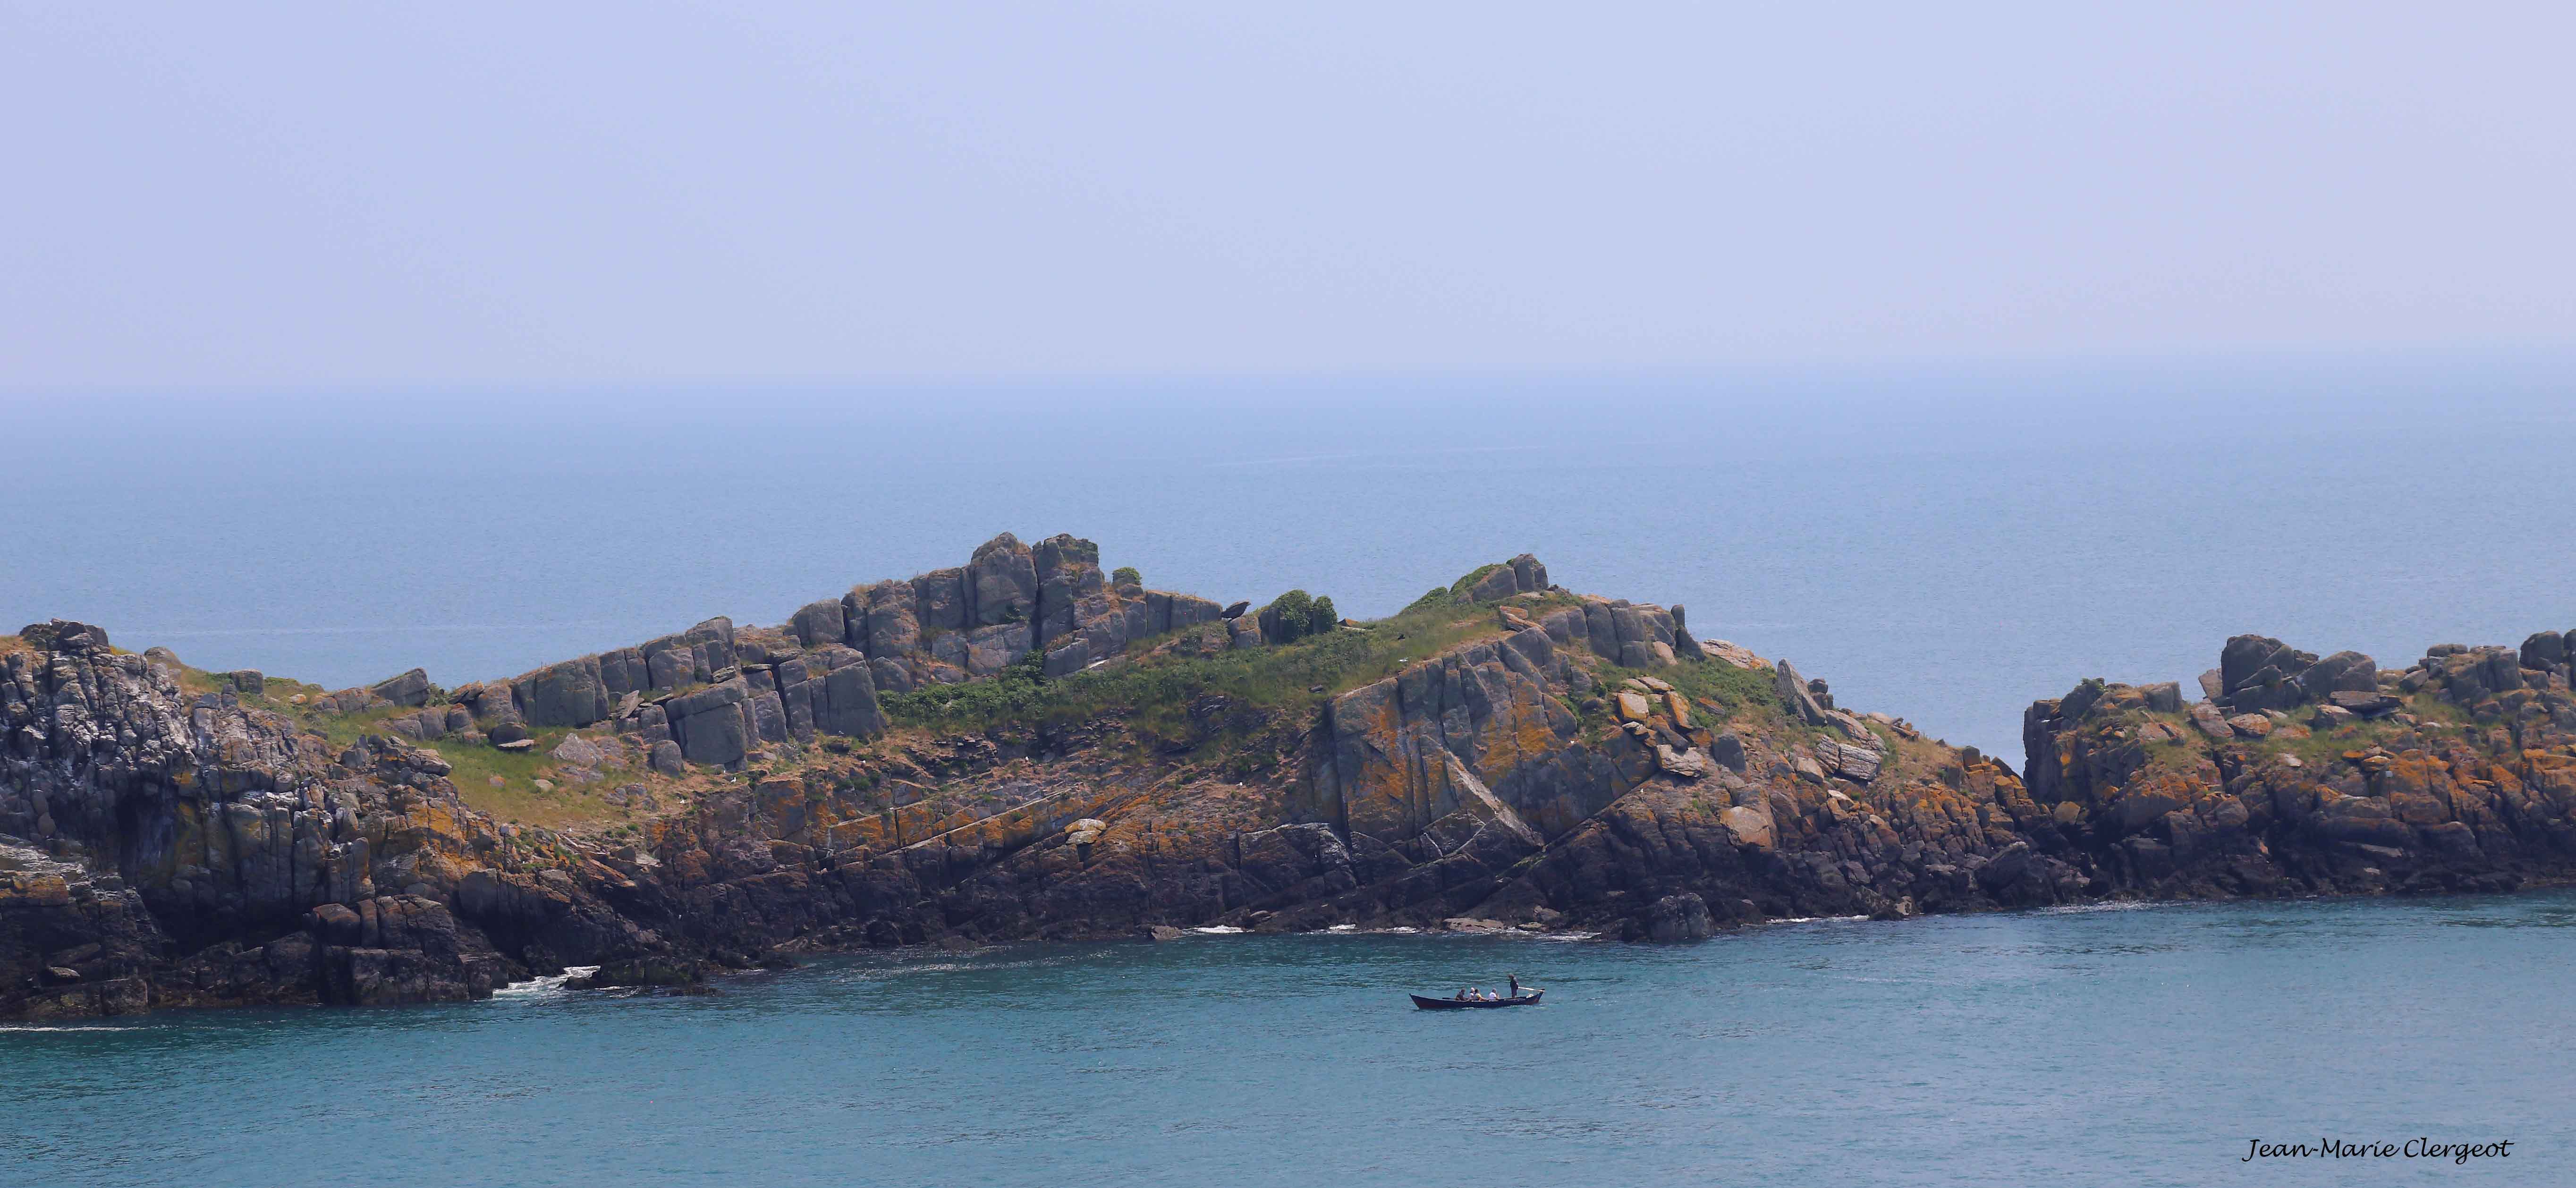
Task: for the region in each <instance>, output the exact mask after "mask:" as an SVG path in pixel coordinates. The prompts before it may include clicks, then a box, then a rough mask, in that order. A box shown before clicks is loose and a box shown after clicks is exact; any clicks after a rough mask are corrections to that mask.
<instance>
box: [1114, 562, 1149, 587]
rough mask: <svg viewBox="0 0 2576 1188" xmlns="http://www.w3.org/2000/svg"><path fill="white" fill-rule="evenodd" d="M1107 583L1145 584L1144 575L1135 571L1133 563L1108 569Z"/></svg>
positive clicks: (1118, 584)
mask: <svg viewBox="0 0 2576 1188" xmlns="http://www.w3.org/2000/svg"><path fill="white" fill-rule="evenodd" d="M1109 584H1110V585H1113V586H1141V585H1144V584H1145V575H1143V574H1141V573H1138V572H1136V567H1135V566H1133V565H1121V566H1119V567H1118V568H1116V569H1113V570H1110V571H1109Z"/></svg>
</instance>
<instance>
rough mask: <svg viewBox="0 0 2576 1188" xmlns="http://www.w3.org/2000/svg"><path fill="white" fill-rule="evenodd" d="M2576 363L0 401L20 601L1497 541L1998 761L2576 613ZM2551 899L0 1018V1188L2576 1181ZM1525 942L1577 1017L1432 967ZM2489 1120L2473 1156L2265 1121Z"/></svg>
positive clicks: (1463, 967)
mask: <svg viewBox="0 0 2576 1188" xmlns="http://www.w3.org/2000/svg"><path fill="white" fill-rule="evenodd" d="M2570 375H2576V369H2570V368H2567V367H2556V368H2552V367H2549V366H2519V367H2501V366H2488V365H2483V364H2479V363H2476V362H2474V361H2472V362H2470V363H2459V364H2448V365H2445V364H2425V363H2422V362H2420V361H2419V362H2418V363H2417V364H2411V365H2403V366H2401V365H2393V364H2362V363H2352V364H2346V365H2340V366H2331V367H2327V366H2289V365H2277V366H2272V367H2269V368H2248V367H2239V368H2233V369H2219V368H2199V369H2194V368H2187V367H2161V368H2138V369H2134V370H2131V371H2125V372H2124V371H2118V370H2113V369H2103V368H2094V369H2091V370H2086V371H2080V372H2079V371H2058V372H2050V371H2046V370H2044V369H2022V370H2020V371H2017V372H2009V373H2006V372H1998V373H1995V374H1990V375H1985V376H1981V377H1960V376H1947V377H1895V378H1880V379H1865V380H1851V381H1841V382H1831V383H1827V382H1757V381H1728V382H1719V381H1680V380H1669V381H1653V382H1645V381H1619V382H1609V381H1602V382H1580V381H1552V382H1547V383H1528V382H1521V383H1508V384H1507V383H1490V384H1486V383H1468V382H1452V383H1441V384H1429V383H1421V384H1368V383H1360V382H1349V383H1332V384H1303V385H1298V384H1275V385H1240V384H1239V385H1230V386H1228V385H1214V386H1191V385H1177V384H1160V385H1140V386H1135V387H1132V388H1106V387H1095V388H1089V389H1079V390H1077V389H1061V390H1041V389H1018V390H980V391H962V390H957V389H935V390H933V389H925V390H918V391H913V390H898V389H886V388H879V389H870V390H866V391H859V392H833V391H813V392H802V393H782V392H778V391H774V390H773V391H761V392H734V391H725V390H720V389H704V390H692V391H659V392H633V393H623V392H593V393H576V394H564V393H549V394H528V395H524V396H495V395H492V394H466V395H459V394H451V393H437V392H423V393H403V394H386V393H350V394H322V395H316V394H305V395H300V396H295V397H272V398H249V397H228V398H222V399H205V398H187V397H179V396H169V397H158V398H144V397H117V398H80V399H52V400H47V399H37V398H30V397H23V396H22V397H15V398H0V404H6V405H7V407H5V408H0V413H5V414H6V418H5V421H6V425H7V427H8V430H9V440H10V441H11V442H12V449H11V450H10V451H9V452H8V458H7V461H6V462H5V463H0V479H4V480H5V483H6V488H5V489H6V496H5V498H0V630H8V629H14V627H15V626H16V625H17V624H18V623H21V622H26V621H30V620H35V619H39V618H42V617H47V616H55V615H59V616H63V617H68V618H80V619H86V620H90V621H93V622H98V623H102V624H104V625H106V626H107V627H108V628H109V629H110V631H111V633H112V634H113V636H114V638H116V640H117V641H118V642H120V643H122V644H125V645H127V646H129V647H136V648H140V647H143V646H147V645H150V644H155V643H159V644H166V645H168V646H171V647H173V648H175V649H176V650H177V651H178V652H179V653H180V654H181V655H182V656H183V657H185V658H187V659H188V660H189V661H191V662H192V663H195V664H198V665H200V666H202V667H207V668H232V667H256V668H261V669H264V670H266V671H269V672H272V673H279V674H284V675H291V676H296V677H300V678H303V679H308V680H314V681H319V682H322V683H324V684H329V685H335V686H336V685H341V684H352V683H359V682H363V681H370V680H374V679H377V678H380V677H383V676H386V675H389V674H392V673H394V672H398V671H400V670H402V669H404V668H408V667H411V666H412V665H415V664H418V665H424V666H426V667H427V668H428V669H429V671H430V673H431V674H432V676H433V677H434V678H436V679H437V680H439V681H440V682H442V683H447V684H455V683H458V682H461V681H465V680H469V679H476V678H483V677H492V676H501V675H508V674H513V673H517V672H520V671H524V670H526V669H528V668H530V667H533V666H535V665H538V664H541V663H545V662H548V661H552V660H556V659H561V658H564V657H567V656H572V655H577V654H580V653H582V652H586V651H592V650H596V649H600V648H604V647H611V646H617V645H622V644H628V643H633V642H637V641H640V640H643V639H646V638H649V637H651V636H653V635H657V634H660V633H663V632H665V631H669V630H672V629H675V628H678V627H681V626H685V625H687V624H688V623H691V622H694V621H696V620H698V619H700V618H703V617H705V616H707V615H711V614H729V615H732V616H733V617H734V618H735V619H736V620H737V621H740V622H777V621H779V620H781V619H783V618H784V617H785V615H786V614H787V613H788V612H790V611H791V610H793V609H794V608H795V607H796V606H798V605H799V604H801V603H803V602H805V601H809V600H811V599H813V598H816V597H822V596H827V595H830V594H834V593H836V592H838V591H840V590H843V589H846V588H847V587H848V586H849V585H850V584H852V583H853V582H857V581H861V580H869V579H875V578H880V577H888V576H901V575H908V574H912V573H915V572H918V571H921V570H924V569H928V568H933V567H937V566H942V565H952V564H957V563H959V562H961V561H962V560H963V559H964V558H965V556H966V554H967V552H968V550H969V549H971V548H972V546H973V545H974V544H975V543H977V542H979V541H981V540H983V539H985V538H986V537H988V536H990V535H992V534H993V533H995V532H999V531H1003V530H1010V531H1013V532H1017V533H1019V534H1020V535H1021V536H1023V537H1024V538H1031V539H1034V538H1036V537H1039V536H1044V535H1047V534H1051V533H1054V532H1058V531H1071V532H1076V533H1080V534H1083V535H1087V536H1091V537H1093V538H1095V539H1097V540H1099V541H1100V542H1101V545H1102V549H1103V559H1104V561H1105V562H1106V563H1107V564H1110V565H1121V564H1125V565H1135V566H1137V567H1139V568H1141V569H1142V570H1143V571H1144V573H1145V575H1146V577H1147V580H1148V581H1149V582H1150V583H1152V584H1154V585H1158V586H1167V587H1171V588H1176V589H1182V590H1190V591H1197V592H1202V593H1206V594H1210V595H1214V596H1218V597H1222V598H1228V599H1231V598H1251V599H1256V600H1259V599H1266V598H1268V597H1269V596H1271V595H1273V594H1275V593H1277V592H1279V591H1281V590H1285V589H1287V588H1289V587H1292V586H1296V587H1304V588H1306V589H1308V590H1311V591H1314V592H1317V593H1323V594H1330V595H1332V596H1333V598H1334V599H1335V601H1336V602H1337V603H1338V604H1339V605H1340V606H1341V607H1342V608H1343V609H1344V611H1345V613H1350V614H1356V615H1377V614H1384V613H1387V612H1390V611H1393V610H1395V609H1396V608H1398V607H1400V606H1402V605H1403V604H1404V603H1405V602H1407V601H1409V600H1410V599H1412V598H1413V597H1414V596H1415V595H1417V594H1419V593H1420V592H1421V591H1422V590H1423V589H1425V588H1427V587H1430V586H1432V585H1435V584H1440V583H1445V582H1447V581H1448V580H1450V579H1451V578H1452V577H1454V576H1456V575H1457V574H1459V573H1461V572H1463V571H1465V570H1467V569H1470V568H1472V567H1474V566H1475V565H1477V564H1480V563H1482V562H1485V561H1490V560H1496V559H1500V558H1502V557H1506V556H1509V555H1511V554H1514V553H1518V552H1521V551H1524V550H1529V551H1535V552H1536V553H1538V554H1539V555H1540V557H1542V558H1543V559H1545V560H1546V561H1547V562H1548V564H1549V566H1550V567H1551V570H1552V572H1553V574H1554V575H1555V577H1556V578H1557V580H1558V581H1560V582H1562V583H1563V584H1565V585H1568V586H1571V587H1574V588H1576V589H1579V590H1586V591H1596V592H1601V593H1607V594H1611V595H1616V596H1624V597H1630V598H1638V599H1644V600H1652V601H1661V602H1679V603H1684V604H1686V605H1688V607H1689V608H1690V622H1691V625H1692V627H1693V628H1695V629H1696V630H1697V631H1698V633H1699V634H1701V635H1703V636H1707V637H1717V638H1726V639H1732V640H1735V641H1737V642H1739V643H1743V644H1745V645H1747V646H1750V647H1752V648H1754V649H1756V650H1757V651H1760V652H1763V653H1765V654H1768V655H1773V656H1785V657H1787V658H1789V659H1792V660H1795V661H1797V662H1798V664H1799V666H1800V667H1801V668H1802V669H1804V670H1806V671H1807V672H1809V673H1811V674H1814V675H1821V676H1823V677H1826V678H1827V679H1829V680H1831V681H1832V682H1833V685H1834V687H1835V690H1836V693H1837V695H1838V697H1839V698H1840V699H1841V700H1842V701H1843V702H1844V704H1847V705H1855V706H1858V707H1860V708H1864V709H1884V710H1887V711H1890V712H1893V713H1897V714H1901V715H1905V716H1908V717H1911V718H1912V719H1914V720H1915V721H1916V722H1917V723H1919V724H1921V725H1923V726H1924V727H1926V728H1927V729H1929V730H1931V731H1932V732H1934V733H1935V734H1939V735H1943V736H1946V737H1948V738H1950V739H1951V740H1953V741H1956V742H1961V743H1975V744H1977V745H1981V746H1984V747H1986V748H1987V749H1989V750H1992V751H1995V752H1998V753H2001V754H2003V755H2006V756H2010V757H2015V758H2018V756H2019V754H2020V747H2019V720H2020V713H2021V709H2022V707H2023V706H2024V705H2025V704H2027V703H2028V702H2029V701H2030V700H2031V699H2033V698H2035V697H2042V696H2053V695H2056V694H2058V693H2062V692H2063V691H2064V690H2066V689H2067V688H2068V687H2070V686H2072V685H2073V684H2074V683H2075V682H2076V681H2077V680H2078V679H2080V678H2082V677H2085V676H2095V675H2099V676H2106V677H2110V678H2113V679H2120V680H2136V681H2146V680H2163V679H2184V680H2188V678H2189V677H2191V676H2192V675H2193V674H2195V673H2197V672H2199V671H2200V670H2201V669H2203V668H2206V667H2209V666H2210V665H2212V664H2213V663H2214V662H2215V657H2216V654H2217V649H2218V646H2219V644H2220V642H2221V641H2222V640H2223V638H2224V637H2225V636H2227V635H2229V634H2231V633H2235V632H2241V631H2262V632H2267V633H2270V634H2275V635H2280V636H2282V637H2285V638H2287V639H2290V640H2291V641H2293V642H2295V643H2297V644H2299V645H2301V646H2304V647H2308V648H2311V649H2314V650H2317V651H2320V652H2323V651H2329V650H2333V649H2337V648H2343V647H2354V648H2359V649H2361V650H2364V651H2368V652H2371V653H2373V654H2375V655H2377V656H2378V657H2379V658H2380V659H2381V660H2382V661H2384V662H2402V661H2403V660H2404V659H2406V658H2409V657H2412V656H2414V655H2417V654H2420V649H2422V648H2423V647H2424V646H2425V645H2427V644H2430V643H2435V642H2452V641H2456V642H2470V643H2486V642H2517V641H2519V640H2520V639H2521V638H2522V636H2523V635H2524V634H2526V633H2528V632H2529V631H2532V630H2535V629H2538V628H2542V627H2560V628H2564V627H2568V626H2576V548H2570V547H2569V542H2570V541H2576V496H2571V494H2570V493H2571V492H2576V411H2571V410H2576V385H2571V383H2570V381H2569V379H2568V377H2569V376H2570ZM2571 922H2576V899H2571V898H2570V897H2569V896H2568V895H2564V894H2556V893H2551V894H2541V895H2532V896H2525V897H2519V898H2511V899H2501V900H2445V901H2419V902H2388V903H2295V904H2278V905H2240V906H2226V907H2168V908H2157V909H2147V910H2132V911H2094V912H2075V913H2040V914H2029V915H2010V916H1988V917H1979V918H1974V919H1947V920H1933V921H1923V922H1915V923H1908V924H1901V925H1884V924H1871V923H1863V922H1818V923H1811V924H1802V925H1790V926H1784V927H1778V928H1774V929H1771V930H1768V931H1765V932H1762V933H1760V934H1758V935H1754V936H1750V937H1742V938H1735V939H1728V940H1722V941H1719V942H1715V943H1710V944H1705V945H1699V946H1693V947H1686V948H1672V949H1663V948H1642V947H1619V946H1611V945H1594V944H1576V943H1564V942H1546V941H1531V940H1512V941H1497V940H1469V939H1447V938H1431V937H1404V936H1356V935H1354V936H1318V937H1308V938H1297V939H1276V938H1252V937H1215V936H1210V937H1202V938H1194V939H1192V940H1190V941H1186V942H1182V943H1178V944H1170V945H1162V946H1147V945H1142V944H1137V945H1113V946H1100V947H1015V948H1009V949H1001V950H993V951H987V952H980V953H974V954H967V955H962V956H953V957H944V958H938V959H921V958H909V959H892V958H879V957H867V958H858V957H852V958H841V959H833V960H830V961H827V962H824V963H821V964H818V965H816V966H814V967H812V968H808V969H805V970H801V971H796V972H793V973H787V974H781V975H775V976H764V977H760V978H757V979H753V980H749V981H743V982H738V983H734V984H731V985H729V986H728V987H727V991H726V993H725V994H724V995H723V996H721V997H716V998H706V999H686V1000H631V1001H620V1000H614V999H607V998H600V997H586V996H566V995H562V994H560V993H555V992H550V991H545V990H542V989H527V988H523V989H522V990H520V991H517V992H514V993H512V994H511V995H508V996H506V997H504V998H502V999H499V1000H496V1001H493V1002H489V1003H479V1004H474V1005H471V1006H460V1007H438V1008H417V1009H397V1010H381V1011H294V1012H241V1013H215V1014H204V1015H165V1016H157V1017H153V1018H150V1019H147V1020H144V1021H141V1022H135V1023H117V1024H108V1025H98V1026H87V1027H75V1028H65V1029H56V1030H46V1029H33V1030H30V1029H13V1030H8V1031H0V1184H6V1185H16V1184H28V1185H80V1184H153V1185H158V1184H169V1183H188V1184H202V1185H289V1184H333V1185H337V1184H349V1183H391V1182H400V1183H451V1182H452V1183H469V1182H470V1183H489V1184H532V1185H533V1184H583V1185H592V1184H598V1185H623V1184H658V1183H708V1184H805V1183H812V1184H905V1185H913V1184H952V1183H954V1184H1047V1185H1056V1184H1088V1183H1128V1184H1300V1185H1305V1184H1318V1183H1320V1184H1353V1185H1358V1184H1371V1185H1373V1184H1403V1185H1413V1184H1469V1183H1477V1184H1493V1183H1505V1184H1563V1183H1578V1182H1579V1183H1593V1184H1630V1183H1635V1184H1663V1183H1688V1184H1729V1183H1755V1182H1761V1183H1772V1184H1810V1183H1813V1184H1825V1183H1858V1182H1872V1183H1900V1184H1901V1183H1921V1184H1984V1183H2034V1182H2039V1181H2041V1180H2043V1179H2045V1180H2047V1181H2049V1182H2064V1183H2078V1184H2089V1183H2119V1184H2142V1185H2143V1184H2173V1185H2199V1184H2209V1183H2216V1182H2221V1181H2226V1182H2241V1183H2248V1184H2264V1185H2273V1184H2329V1183H2367V1182H2383V1181H2395V1182H2419V1181H2420V1182H2450V1181H2458V1180H2477V1181H2480V1182H2487V1183H2497V1184H2507V1183H2510V1184H2540V1183H2576V1149H2571V1145H2570V1140H2571V1138H2576V1134H2571V1131H2576V1122H2571V1121H2570V1119H2571V1117H2576V1115H2571V1113H2570V1111H2569V1110H2568V1109H2567V1100H2568V1090H2569V1089H2570V1088H2571V1087H2572V1086H2576V1077H2571V1075H2570V1073H2569V1071H2568V1069H2569V1067H2570V1059H2571V1056H2576V1052H2571V1044H2576V996H2571V995H2570V993H2569V992H2568V990H2567V983H2566V977H2565V972H2566V970H2567V969H2568V968H2569V960H2568V959H2569V956H2570V953H2569V950H2568V938H2569V937H2570V936H2571V935H2576V934H2571V933H2570V932H2569V931H2567V930H2566V928H2567V926H2568V925H2569V924H2570V923H2571ZM1507 972H1518V973H1520V974H1522V975H1523V976H1524V977H1525V978H1527V979H1528V980H1531V981H1533V982H1535V983H1538V984H1540V985H1545V986H1547V987H1549V988H1550V995H1549V1001H1548V1003H1547V1005H1546V1006H1544V1007H1543V1008H1539V1009H1534V1010H1515V1011H1506V1012H1492V1013H1479V1014H1477V1015H1475V1016H1474V1017H1472V1018H1460V1017H1448V1016H1433V1015H1423V1014H1418V1013H1416V1012H1413V1011H1410V1010H1408V1009H1405V1007H1404V1000H1403V999H1402V998H1401V997H1400V995H1401V993H1402V991H1403V990H1405V989H1433V990H1437V989H1446V988H1451V987H1455V986H1457V985H1459V984H1461V983H1463V982H1466V981H1469V980H1477V981H1483V982H1489V983H1490V982H1494V981H1499V980H1500V979H1501V977H1502V975H1503V974H1505V973H1507ZM2418 1133H2421V1134H2425V1135H2430V1136H2433V1137H2435V1138H2437V1139H2441V1140H2443V1141H2455V1140H2488V1139H2495V1138H2510V1139H2512V1140H2514V1142H2515V1144H2516V1145H2515V1147H2514V1151H2515V1157H2514V1158H2512V1159H2510V1160H2506V1161H2501V1162H2496V1163H2492V1164H2488V1165H2471V1166H2469V1167H2466V1168H2462V1167H2455V1166H2453V1165H2450V1164H2429V1163H2424V1162H2421V1161H2415V1162H2408V1161H2404V1160H2394V1161H2371V1162H2370V1163H2369V1164H2368V1165H2366V1166H2358V1165H2356V1163H2355V1161H2351V1160H2345V1161H2340V1162H2336V1161H2281V1162H2271V1163H2265V1164H2254V1165H2248V1164H2241V1163H2239V1162H2237V1160H2238V1159H2239V1158H2240V1157H2241V1156H2242V1155H2243V1154H2244V1153H2245V1150H2246V1143H2247V1141H2248V1140H2249V1139H2253V1138H2257V1137H2261V1138H2265V1139H2267V1140H2281V1141H2308V1142H2313V1141H2315V1140H2316V1139H2317V1138H2318V1137H2319V1136H2321V1135H2322V1136H2333V1137H2343V1138H2348V1139H2353V1140H2356V1141H2358V1140H2386V1141H2397V1142H2402V1141H2403V1140H2404V1139H2406V1138H2408V1137H2412V1136H2414V1135H2416V1134H2418Z"/></svg>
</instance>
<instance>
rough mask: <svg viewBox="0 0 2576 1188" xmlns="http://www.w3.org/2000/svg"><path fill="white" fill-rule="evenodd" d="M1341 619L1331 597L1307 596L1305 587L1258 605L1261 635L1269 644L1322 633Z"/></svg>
mask: <svg viewBox="0 0 2576 1188" xmlns="http://www.w3.org/2000/svg"><path fill="white" fill-rule="evenodd" d="M1341 621H1342V617H1341V615H1340V613H1339V612H1336V611H1335V610H1334V609H1333V600H1332V599H1330V598H1313V597H1309V596H1308V595H1307V593H1306V592H1305V591H1304V590H1290V591H1289V592H1287V593H1285V594H1282V595H1280V596H1279V597H1277V598H1274V599H1272V600H1271V601H1270V605H1268V606H1265V607H1263V608H1261V619H1260V622H1261V634H1262V635H1263V637H1264V638H1267V639H1269V640H1270V641H1271V642H1272V643H1294V642H1296V641H1298V640H1301V639H1304V638H1306V637H1307V636H1310V635H1322V634H1323V633H1325V632H1327V631H1331V630H1332V629H1333V628H1335V627H1336V626H1339V625H1340V624H1341Z"/></svg>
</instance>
